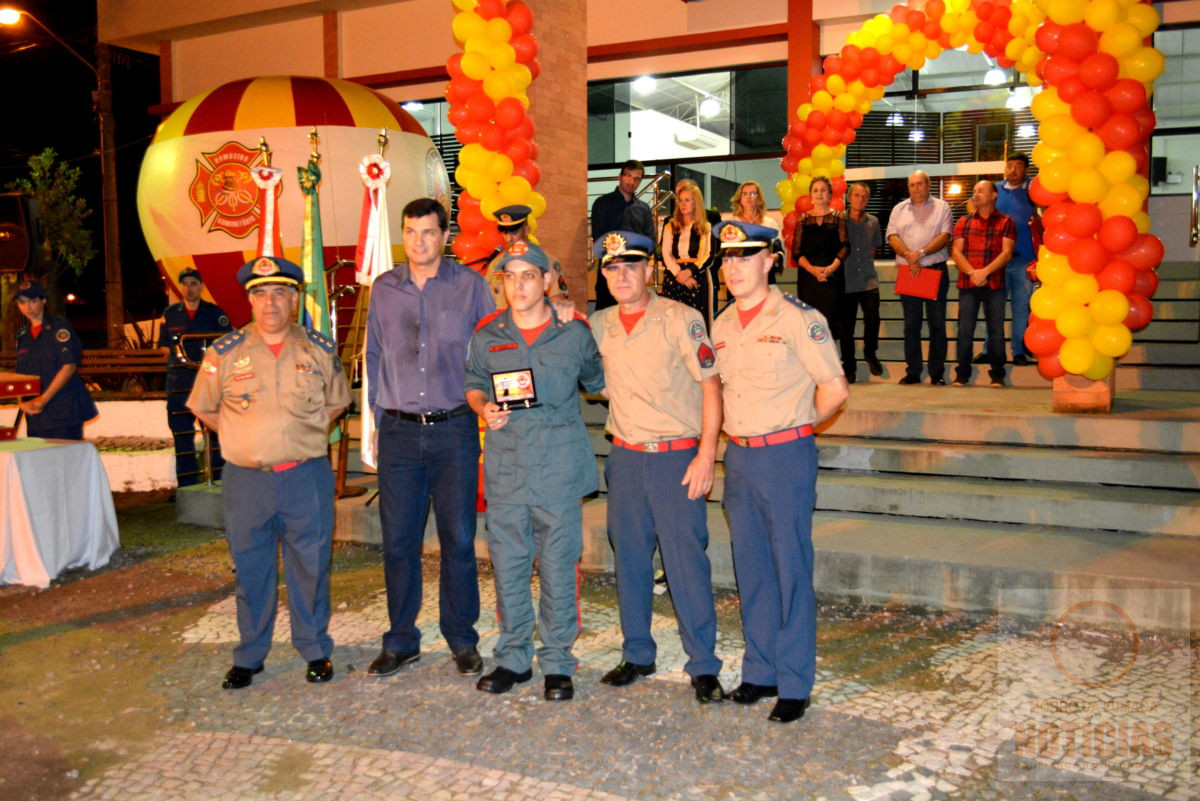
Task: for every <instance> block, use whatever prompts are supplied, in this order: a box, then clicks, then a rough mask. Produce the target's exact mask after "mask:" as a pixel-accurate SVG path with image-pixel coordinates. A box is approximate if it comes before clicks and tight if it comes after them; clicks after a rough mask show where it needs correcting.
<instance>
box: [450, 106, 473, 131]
mask: <svg viewBox="0 0 1200 801" xmlns="http://www.w3.org/2000/svg"><path fill="white" fill-rule="evenodd" d="M446 118H447V119H449V120H450V124H451V125H453V126H454V127H455V128H461V127H463V126H464V125H466V124H467V123H468V122H470V121H471V115H469V114H467V108H466V106H450V111H449V112H447V114H446Z"/></svg>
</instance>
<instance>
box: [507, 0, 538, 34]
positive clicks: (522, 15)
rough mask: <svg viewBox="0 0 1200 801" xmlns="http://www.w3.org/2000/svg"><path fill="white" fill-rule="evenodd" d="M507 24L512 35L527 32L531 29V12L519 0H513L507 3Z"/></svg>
mask: <svg viewBox="0 0 1200 801" xmlns="http://www.w3.org/2000/svg"><path fill="white" fill-rule="evenodd" d="M508 24H509V25H511V26H512V32H513V35H514V36H520V35H521V34H523V33H529V32H530V31H531V30H533V12H532V11H531V10H530V9H529V6H527V5H525V4H524V3H523V2H521V0H513V2H511V3H509V4H508Z"/></svg>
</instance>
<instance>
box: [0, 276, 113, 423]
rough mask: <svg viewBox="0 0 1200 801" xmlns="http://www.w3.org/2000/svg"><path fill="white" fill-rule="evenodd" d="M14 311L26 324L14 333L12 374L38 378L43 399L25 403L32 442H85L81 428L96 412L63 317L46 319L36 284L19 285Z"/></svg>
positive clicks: (70, 330) (71, 333) (80, 353)
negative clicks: (47, 440) (15, 347)
mask: <svg viewBox="0 0 1200 801" xmlns="http://www.w3.org/2000/svg"><path fill="white" fill-rule="evenodd" d="M16 298H17V308H18V309H20V311H21V314H22V315H24V317H25V319H26V320H27V321H28V322H27V324H26V325H25V326H24V327H23V328H22V329H21V330H20V331H18V332H17V359H16V366H15V368H16V371H17V372H18V373H24V374H26V375H36V376H37V377H38V378H40V379H41V382H42V393H41V394H40V395H38V396H37V397H36V398H30V399H28V400H23V401H21V403H20V407H21V411H23V412H25V431H26V433H27V434H28V435H29V436H31V437H46V438H48V439H83V424H84V423H85V422H86V421H88V420H91V419H92V418H93V417H95V416H96V415H97V414H99V411H98V410H97V409H96V404H95V403H94V402H93V401H92V396H91V395H89V394H88V391H87V387H86V386H84V384H83V380H82V379H81V378H80V377H79V373H78V369H79V362H80V360H81V359H82V358H83V346H82V345H80V344H79V334H76V333H75V329H74V328H72V327H71V323H70V322H68V321H67V318H66V317H59V316H58V315H54V314H47V313H46V290H45V289H44V288H42V285H41V284H40V283H38V282H37V281H23V282H21V283H20V284H18V285H17V293H16Z"/></svg>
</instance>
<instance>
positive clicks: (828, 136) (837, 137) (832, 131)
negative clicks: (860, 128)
mask: <svg viewBox="0 0 1200 801" xmlns="http://www.w3.org/2000/svg"><path fill="white" fill-rule="evenodd" d="M821 141H822V142H824V143H825V144H827V145H829V146H830V147H834V146H836V145H837V144H838V143H839V142H841V141H842V132H841V131H840V130H838V129H837V128H834V127H833V126H832V125H831V126H829V127H828V128H826V129H825V130H824V131H822V132H821Z"/></svg>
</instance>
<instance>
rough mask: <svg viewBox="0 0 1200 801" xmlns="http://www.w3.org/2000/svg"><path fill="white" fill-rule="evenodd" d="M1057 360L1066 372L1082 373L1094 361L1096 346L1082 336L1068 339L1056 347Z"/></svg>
mask: <svg viewBox="0 0 1200 801" xmlns="http://www.w3.org/2000/svg"><path fill="white" fill-rule="evenodd" d="M1058 361H1059V364H1061V365H1062V366H1063V369H1064V370H1066V371H1067V372H1068V373H1074V374H1075V375H1083V374H1084V373H1086V372H1087V371H1088V370H1090V369H1092V365H1093V364H1095V362H1096V348H1095V347H1094V346H1093V345H1092V343H1091V340H1088V339H1085V338H1083V337H1076V338H1075V339H1068V340H1067V341H1066V342H1064V343H1062V345H1061V346H1060V347H1059V349H1058Z"/></svg>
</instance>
